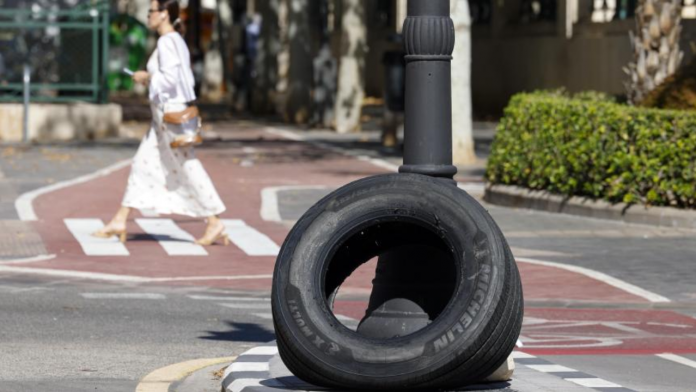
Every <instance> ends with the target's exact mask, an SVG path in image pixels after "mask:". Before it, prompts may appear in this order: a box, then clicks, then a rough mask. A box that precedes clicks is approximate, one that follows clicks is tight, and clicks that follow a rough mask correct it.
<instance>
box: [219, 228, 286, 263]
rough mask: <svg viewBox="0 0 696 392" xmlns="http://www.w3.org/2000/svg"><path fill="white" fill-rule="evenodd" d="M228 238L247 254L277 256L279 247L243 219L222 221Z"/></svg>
mask: <svg viewBox="0 0 696 392" xmlns="http://www.w3.org/2000/svg"><path fill="white" fill-rule="evenodd" d="M222 223H223V224H224V225H225V229H226V230H227V235H228V236H229V237H230V240H231V241H232V242H233V243H234V244H235V245H237V247H239V248H240V249H241V250H243V251H244V252H245V253H246V254H247V255H249V256H278V253H279V252H280V247H279V246H278V245H277V244H276V243H275V242H273V240H271V239H270V238H268V236H267V235H265V234H263V233H261V232H259V231H258V230H256V229H254V228H253V227H251V226H249V225H247V224H246V223H245V222H244V221H243V220H237V219H225V220H223V221H222Z"/></svg>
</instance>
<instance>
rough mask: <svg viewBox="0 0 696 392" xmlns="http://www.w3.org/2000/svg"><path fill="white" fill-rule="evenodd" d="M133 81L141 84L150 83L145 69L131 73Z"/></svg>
mask: <svg viewBox="0 0 696 392" xmlns="http://www.w3.org/2000/svg"><path fill="white" fill-rule="evenodd" d="M133 81H134V82H135V83H138V84H142V85H143V86H147V85H148V84H150V74H149V73H147V72H145V71H138V72H136V73H134V74H133Z"/></svg>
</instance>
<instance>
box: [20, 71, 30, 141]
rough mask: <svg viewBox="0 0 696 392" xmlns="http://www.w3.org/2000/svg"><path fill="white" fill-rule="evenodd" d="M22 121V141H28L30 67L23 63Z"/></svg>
mask: <svg viewBox="0 0 696 392" xmlns="http://www.w3.org/2000/svg"><path fill="white" fill-rule="evenodd" d="M23 81H24V123H23V130H22V142H24V143H27V142H29V101H30V99H31V68H30V67H29V64H25V65H24V79H23Z"/></svg>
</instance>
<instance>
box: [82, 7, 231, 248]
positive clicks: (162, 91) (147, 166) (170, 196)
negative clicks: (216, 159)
mask: <svg viewBox="0 0 696 392" xmlns="http://www.w3.org/2000/svg"><path fill="white" fill-rule="evenodd" d="M148 24H149V27H150V29H152V30H155V31H157V33H158V34H159V39H158V41H157V50H156V51H155V52H154V53H153V54H152V57H150V60H149V61H148V64H147V71H138V72H136V73H135V74H134V75H133V79H134V80H135V82H136V83H140V84H143V85H145V86H149V89H150V92H149V97H150V103H151V108H152V117H153V121H152V127H151V129H150V131H149V132H148V133H147V135H146V136H145V138H144V139H143V141H142V143H141V144H140V148H139V149H138V153H137V154H136V156H135V158H134V160H133V166H132V168H131V174H130V177H129V179H128V187H127V189H126V194H125V197H124V198H123V202H122V207H121V209H120V210H119V211H118V213H117V214H116V216H114V218H113V219H112V220H111V222H110V223H109V224H108V225H107V226H106V227H104V228H103V229H102V230H100V231H98V232H96V233H94V236H96V237H100V238H110V237H114V236H116V237H119V238H120V239H121V241H122V242H125V241H126V238H127V231H126V223H127V221H128V216H129V215H130V212H131V209H133V208H135V209H147V210H152V211H155V212H157V213H158V214H178V215H186V216H190V217H194V218H206V219H207V221H208V226H207V228H206V231H205V234H204V235H203V237H202V238H200V239H199V240H197V241H196V243H197V244H199V245H203V246H210V245H213V244H215V243H216V242H217V241H220V240H222V241H223V242H224V244H225V245H227V244H228V243H229V239H228V237H227V235H226V234H225V227H224V225H223V224H222V222H221V221H220V219H219V217H218V216H219V215H220V214H221V213H222V212H224V211H225V206H224V204H223V203H222V200H220V196H218V193H217V191H216V190H215V187H214V186H213V183H212V182H211V180H210V177H209V176H208V173H206V171H205V169H204V168H203V165H201V162H200V161H199V160H198V159H196V157H195V155H194V151H193V146H192V145H190V144H188V145H185V146H184V147H177V146H176V143H172V137H171V135H170V134H168V131H167V130H166V126H163V117H164V113H165V112H167V113H169V112H170V111H183V110H185V109H186V108H187V103H190V102H192V101H194V100H195V99H196V96H195V92H194V84H195V82H194V79H193V73H192V71H191V60H190V54H189V50H188V47H187V46H186V43H185V41H184V39H183V38H182V37H181V34H180V32H181V29H182V23H181V20H180V19H179V3H178V1H177V0H154V1H152V3H151V6H150V11H149V21H148ZM173 146H174V147H173Z"/></svg>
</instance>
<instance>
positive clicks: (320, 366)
mask: <svg viewBox="0 0 696 392" xmlns="http://www.w3.org/2000/svg"><path fill="white" fill-rule="evenodd" d="M375 222H382V223H385V222H407V223H408V224H413V225H417V226H418V227H421V228H424V229H426V230H428V231H430V232H432V233H434V234H436V235H437V236H438V237H439V238H440V240H441V241H443V243H446V244H447V246H448V247H449V249H450V250H451V254H452V259H453V260H454V263H455V267H456V270H457V278H456V280H457V282H456V289H455V290H454V295H453V297H452V299H451V300H450V301H449V303H448V304H447V306H446V307H445V308H444V310H443V311H442V312H441V313H440V314H439V316H437V318H436V319H435V320H433V322H432V323H431V324H430V325H428V326H427V327H426V328H424V329H422V330H420V331H418V332H416V333H414V334H412V335H408V336H405V337H400V338H395V339H389V340H376V339H370V338H367V337H364V336H362V335H359V334H358V333H356V332H353V331H351V330H349V329H348V328H346V327H344V326H343V325H342V324H341V323H340V322H338V320H337V319H336V318H335V316H334V315H333V313H332V311H331V304H329V297H330V295H331V293H332V292H334V291H335V290H336V289H337V287H338V286H337V285H340V284H341V283H342V282H332V281H331V282H328V283H327V281H328V280H327V276H328V274H329V273H328V272H327V270H328V267H327V265H329V264H328V263H330V262H333V261H332V260H333V258H334V257H338V256H336V255H337V254H338V253H337V250H338V248H340V247H341V246H342V245H343V244H344V242H345V241H346V238H352V237H350V236H351V235H353V234H354V233H356V232H360V231H361V230H366V229H365V228H366V227H368V225H375V224H376V223H375ZM414 227H415V226H414ZM414 230H415V229H414ZM395 241H397V242H398V240H395ZM403 241H409V243H412V242H413V241H418V237H417V236H413V238H405V239H404V240H403ZM372 251H374V250H372ZM369 252H370V251H369V250H367V251H364V252H362V253H361V252H357V254H354V255H352V256H354V257H355V261H354V260H352V259H345V258H340V259H338V260H339V262H340V263H342V264H341V265H340V266H339V267H340V268H343V269H345V270H346V271H345V274H350V272H352V271H353V270H355V269H356V268H357V267H359V265H360V264H361V263H363V262H365V261H367V259H365V258H366V257H370V258H371V257H372V256H374V254H368V253H369ZM363 253H364V254H363ZM373 253H374V252H373ZM364 259H365V260H364ZM368 259H369V258H368ZM331 265H333V264H331ZM334 268H335V267H334ZM329 280H330V279H329ZM334 286H336V287H334ZM272 305H273V316H274V325H275V330H276V337H277V342H278V348H279V352H280V355H281V357H282V359H283V361H284V363H285V364H286V366H287V367H288V369H289V370H290V371H291V372H292V373H293V374H295V375H296V376H297V377H299V378H301V379H303V380H305V381H307V382H309V383H312V384H315V385H318V386H323V387H332V388H342V389H348V388H351V389H363V390H370V389H380V390H385V389H391V390H415V389H426V390H436V389H444V388H454V387H461V386H465V385H469V384H472V383H476V382H479V381H481V380H482V379H484V378H486V377H487V376H489V375H490V374H492V373H493V372H494V371H495V370H496V369H497V368H498V367H500V365H502V364H503V363H504V362H505V360H506V359H507V357H508V356H509V355H510V353H511V352H512V350H513V348H514V345H515V342H516V341H517V339H518V337H519V334H520V330H521V326H522V317H523V295H522V285H521V281H520V276H519V272H518V270H517V266H516V264H515V261H514V259H513V256H512V253H511V251H510V249H509V247H508V245H507V242H506V241H505V239H504V237H503V235H502V233H501V231H500V229H499V228H498V227H497V225H496V224H495V222H494V221H493V219H492V218H491V217H490V215H489V214H488V212H487V211H485V209H483V207H481V205H480V204H478V202H476V200H474V199H473V198H472V197H470V196H469V195H468V194H467V193H466V192H464V191H462V190H460V189H458V188H457V187H456V186H454V184H450V183H448V182H446V181H444V180H441V179H434V178H430V177H427V176H421V175H412V174H390V175H384V176H377V177H371V178H367V179H364V180H360V181H357V182H355V183H352V184H349V185H347V186H345V187H343V188H341V189H339V190H337V191H336V192H334V193H332V194H331V195H329V196H327V197H326V198H324V199H323V200H321V201H320V202H319V203H317V204H316V205H315V206H314V207H312V208H311V209H310V210H309V211H308V212H307V213H306V214H305V215H304V216H303V217H302V219H300V221H299V222H298V223H297V225H296V226H295V227H294V228H293V229H292V231H291V232H290V234H289V235H288V238H287V239H286V241H285V243H284V244H283V247H282V249H281V251H280V254H279V256H278V260H277V264H276V268H275V274H274V278H273V294H272Z"/></svg>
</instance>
